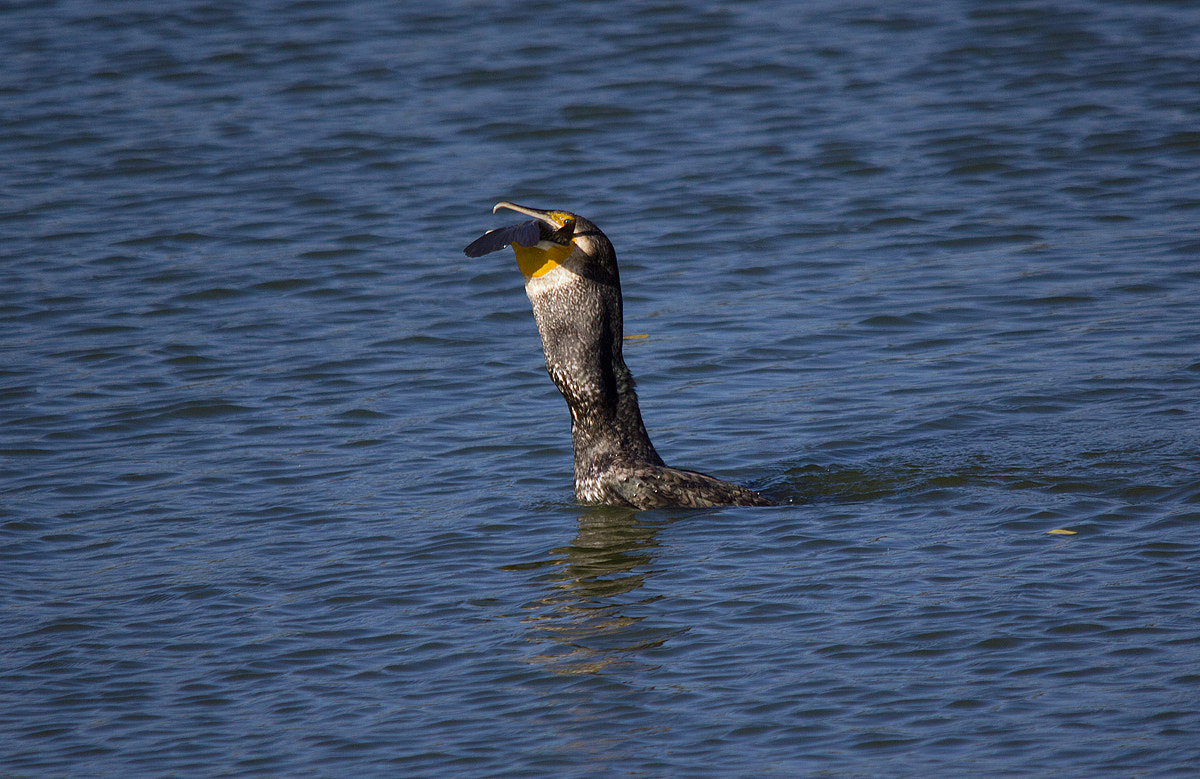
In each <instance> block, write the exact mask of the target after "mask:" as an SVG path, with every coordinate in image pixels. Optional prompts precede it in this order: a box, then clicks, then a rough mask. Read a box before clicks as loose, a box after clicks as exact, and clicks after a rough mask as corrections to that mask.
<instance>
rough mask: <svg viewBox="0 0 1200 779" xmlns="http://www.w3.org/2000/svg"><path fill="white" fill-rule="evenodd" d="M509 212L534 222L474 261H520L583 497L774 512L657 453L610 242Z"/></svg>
mask: <svg viewBox="0 0 1200 779" xmlns="http://www.w3.org/2000/svg"><path fill="white" fill-rule="evenodd" d="M501 208H506V209H509V210H511V211H516V212H517V213H521V214H525V215H526V216H531V217H533V220H532V221H530V222H523V223H522V224H519V225H515V226H513V227H506V228H501V229H499V230H492V231H490V232H488V233H486V234H485V235H483V236H482V237H480V238H479V239H477V240H476V241H474V242H472V243H471V245H469V246H468V247H467V248H466V249H465V250H464V251H465V253H466V254H467V256H468V257H478V256H480V255H482V254H486V253H488V252H492V251H496V250H498V249H502V248H503V247H504V246H506V245H511V246H512V248H513V251H514V253H515V254H516V257H517V265H518V266H519V267H520V268H521V272H522V274H524V276H525V292H526V293H527V294H528V295H529V302H530V303H531V304H532V305H533V315H534V318H535V319H536V320H537V326H538V331H539V332H540V333H541V336H542V349H543V351H544V352H545V355H546V370H547V371H548V372H549V373H550V378H551V380H552V381H553V382H554V384H555V386H557V387H558V389H559V392H561V393H562V395H563V398H565V399H566V401H567V408H568V409H569V410H570V412H571V443H572V445H573V447H574V450H575V497H576V498H577V499H578V500H580V501H582V502H585V503H599V504H608V505H617V506H632V507H634V508H655V507H665V506H687V507H693V508H700V507H704V506H720V505H739V506H769V505H772V503H773V501H771V500H770V499H768V498H767V497H765V496H764V495H761V494H759V493H758V492H755V491H754V490H751V489H747V488H746V487H741V486H739V485H737V484H731V483H730V482H725V481H721V480H720V479H715V478H713V477H712V476H707V475H705V474H703V473H697V472H695V471H686V470H680V469H677V468H670V467H668V466H667V465H665V464H664V463H663V461H662V458H661V457H659V456H658V452H656V451H655V450H654V445H653V444H651V443H650V436H649V435H648V434H647V433H646V426H645V425H644V424H643V423H642V413H641V410H640V409H639V408H638V401H637V393H636V392H635V391H634V382H633V376H632V375H631V374H630V372H629V368H628V367H626V365H625V359H624V358H623V357H622V356H621V344H622V332H621V330H622V314H621V281H620V277H619V274H618V271H617V255H616V252H615V251H614V250H613V246H612V243H611V242H610V241H609V240H608V238H607V237H606V236H605V235H604V233H602V232H600V229H599V228H598V227H596V225H594V224H592V223H591V222H590V221H588V220H587V219H584V218H583V217H581V216H578V215H577V214H572V213H570V212H568V211H542V210H539V209H535V208H527V207H525V206H518V205H516V204H514V203H508V202H501V203H497V204H496V207H495V208H494V209H492V210H493V212H495V211H498V210H500V209H501ZM535 228H536V231H535ZM535 239H536V242H535Z"/></svg>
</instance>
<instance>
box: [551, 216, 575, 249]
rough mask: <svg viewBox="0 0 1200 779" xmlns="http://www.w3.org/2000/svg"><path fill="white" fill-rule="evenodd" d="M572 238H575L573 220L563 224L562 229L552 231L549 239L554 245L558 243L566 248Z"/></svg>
mask: <svg viewBox="0 0 1200 779" xmlns="http://www.w3.org/2000/svg"><path fill="white" fill-rule="evenodd" d="M573 237H575V220H574V219H568V220H567V221H565V222H563V226H562V227H560V228H558V229H557V230H555V231H554V234H553V235H552V236H551V239H552V240H553V241H554V242H555V243H560V244H562V245H563V246H566V245H567V244H569V243H570V242H571V239H572V238H573Z"/></svg>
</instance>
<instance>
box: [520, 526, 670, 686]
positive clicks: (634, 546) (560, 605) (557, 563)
mask: <svg viewBox="0 0 1200 779" xmlns="http://www.w3.org/2000/svg"><path fill="white" fill-rule="evenodd" d="M570 510H571V511H573V512H574V513H575V514H576V518H577V523H578V530H577V532H576V534H575V538H574V539H572V541H571V543H570V544H569V545H567V546H563V547H558V548H556V549H552V550H550V555H551V556H550V557H549V558H547V559H545V560H540V561H537V562H533V563H525V564H521V565H513V566H505V567H504V568H503V569H502V570H509V571H522V570H524V571H531V570H538V571H541V573H540V576H539V579H540V582H541V583H542V584H543V586H545V588H546V592H545V595H544V596H542V597H541V598H539V599H537V600H536V601H534V602H532V603H529V604H527V605H526V608H528V609H529V610H530V614H529V615H528V616H527V617H525V618H524V620H523V622H524V623H525V625H526V629H527V630H526V638H527V640H528V641H529V642H530V643H531V644H534V645H535V646H536V647H537V649H536V652H535V653H534V654H533V655H532V656H531V657H530V660H531V662H534V663H536V664H539V665H543V666H545V667H547V668H548V669H549V670H551V671H553V672H555V673H561V674H596V673H601V672H604V671H606V670H613V669H616V668H621V667H626V666H629V665H631V664H634V663H636V662H638V657H639V655H641V654H643V653H644V652H645V651H647V650H649V649H654V648H657V647H660V646H662V645H663V644H664V643H665V642H666V641H668V640H669V639H670V638H671V637H673V636H675V635H680V634H682V633H684V632H686V628H679V627H677V626H672V627H671V628H665V627H661V626H657V625H654V624H652V622H651V621H650V620H649V619H648V616H649V615H650V614H651V613H653V611H654V610H653V609H648V608H645V607H646V606H647V605H648V604H651V603H653V602H654V601H656V600H658V598H659V596H657V595H649V596H646V595H641V594H640V593H639V590H641V589H642V587H643V585H644V584H645V582H646V580H647V579H648V578H650V577H652V576H653V575H654V574H655V573H656V571H655V569H654V561H655V559H656V558H657V557H658V554H657V551H656V550H657V549H658V546H659V542H658V540H657V538H656V536H657V534H658V531H659V529H660V528H662V527H664V526H665V525H667V524H670V523H672V522H674V521H675V519H676V518H677V517H674V516H673V515H670V514H667V513H664V512H651V513H648V514H647V513H639V512H638V511H636V510H633V509H624V508H615V507H607V506H574V507H571V509H570Z"/></svg>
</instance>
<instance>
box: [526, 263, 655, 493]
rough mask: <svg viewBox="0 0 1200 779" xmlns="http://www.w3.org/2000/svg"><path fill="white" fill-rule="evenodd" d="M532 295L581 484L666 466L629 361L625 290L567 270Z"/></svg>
mask: <svg viewBox="0 0 1200 779" xmlns="http://www.w3.org/2000/svg"><path fill="white" fill-rule="evenodd" d="M525 291H526V293H527V294H528V295H529V301H530V303H531V304H532V306H533V313H534V318H535V319H536V320H537V325H538V331H539V332H540V333H541V336H542V349H543V351H544V352H545V355H546V370H547V371H548V372H549V373H550V378H551V380H553V381H554V384H555V386H557V387H558V390H559V392H561V393H562V395H563V398H565V399H566V401H567V408H568V409H569V410H570V412H571V443H572V445H573V448H574V450H575V479H576V482H577V483H578V482H579V481H580V480H581V479H584V478H587V477H589V476H591V475H594V474H598V473H601V472H603V471H605V470H607V469H608V468H611V467H612V466H613V465H614V464H616V463H620V462H623V463H631V464H632V463H648V464H654V465H662V464H663V461H662V459H661V458H660V457H659V456H658V453H657V452H656V451H655V450H654V445H653V444H652V443H651V442H650V436H649V435H648V434H647V433H646V427H645V425H644V424H643V422H642V414H641V410H640V409H639V408H638V401H637V392H636V391H635V389H634V381H633V376H632V375H631V374H630V372H629V368H628V367H627V366H626V365H625V360H624V358H623V356H622V354H621V345H622V321H621V285H620V281H619V280H618V279H617V278H616V276H615V274H614V275H612V276H602V277H599V278H596V277H592V278H587V277H584V276H582V275H579V274H577V273H574V272H572V271H571V270H570V269H568V268H567V267H565V266H564V267H560V268H557V269H555V270H554V271H553V272H551V273H548V274H546V275H545V276H540V277H536V278H528V279H526V282H525Z"/></svg>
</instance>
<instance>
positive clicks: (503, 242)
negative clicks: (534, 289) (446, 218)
mask: <svg viewBox="0 0 1200 779" xmlns="http://www.w3.org/2000/svg"><path fill="white" fill-rule="evenodd" d="M502 208H506V209H508V210H509V211H516V212H517V213H518V214H525V215H526V216H531V217H533V218H534V221H531V222H522V223H521V224H519V225H514V226H512V227H504V228H500V229H498V230H490V231H488V232H487V233H485V234H484V235H483V236H481V237H480V238H478V239H476V240H475V241H473V242H472V243H471V245H469V246H468V247H467V248H466V249H464V250H463V252H464V253H465V254H466V255H467V256H468V257H479V256H482V255H484V254H487V253H489V252H494V251H497V250H499V249H503V248H504V247H505V246H511V247H512V250H513V253H514V254H516V256H517V266H518V267H520V269H521V273H522V274H523V275H524V276H525V277H526V278H533V277H537V276H544V275H545V274H547V273H549V272H550V271H552V270H554V269H555V268H556V267H558V266H559V265H560V264H561V263H562V262H563V261H564V260H565V259H566V258H567V257H568V256H570V254H571V252H572V251H573V250H574V248H575V240H574V237H575V215H574V214H572V213H569V212H567V211H543V210H541V209H538V208H529V207H528V206H519V205H517V204H516V203H510V202H508V201H507V200H502V201H500V202H499V203H497V204H496V206H495V207H494V208H493V209H492V213H493V214H494V213H496V212H497V211H499V210H500V209H502Z"/></svg>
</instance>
